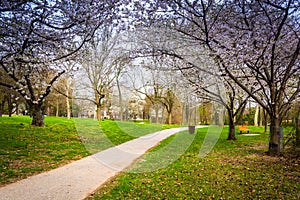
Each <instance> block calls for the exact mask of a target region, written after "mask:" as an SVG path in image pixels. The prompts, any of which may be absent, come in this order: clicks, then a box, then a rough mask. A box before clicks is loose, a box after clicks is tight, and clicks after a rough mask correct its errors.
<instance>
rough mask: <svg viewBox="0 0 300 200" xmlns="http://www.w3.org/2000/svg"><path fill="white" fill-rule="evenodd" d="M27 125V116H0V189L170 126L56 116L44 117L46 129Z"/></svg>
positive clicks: (29, 119)
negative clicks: (69, 118)
mask: <svg viewBox="0 0 300 200" xmlns="http://www.w3.org/2000/svg"><path fill="white" fill-rule="evenodd" d="M30 123H31V118H30V117H27V116H23V117H17V116H15V117H11V118H10V117H0V157H1V159H0V186H3V185H6V184H9V183H12V182H15V181H17V180H20V179H23V178H26V177H28V176H31V175H34V174H38V173H41V172H44V171H48V170H50V169H54V168H57V167H59V166H62V165H65V164H67V163H70V162H72V161H74V160H78V159H81V158H83V157H85V156H88V155H91V154H93V153H96V152H98V151H101V150H104V149H106V148H109V147H111V146H114V145H118V144H121V143H123V142H126V141H128V140H131V139H134V138H136V137H139V136H142V135H145V134H148V133H152V132H155V131H159V130H161V129H165V128H170V127H172V126H162V125H156V124H149V123H134V122H131V123H130V122H115V121H108V120H107V121H101V122H100V123H99V122H98V121H95V120H93V119H71V120H67V119H66V118H56V117H45V124H46V126H45V127H34V126H31V125H30ZM99 124H100V126H99Z"/></svg>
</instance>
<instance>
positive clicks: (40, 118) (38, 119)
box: [30, 104, 45, 126]
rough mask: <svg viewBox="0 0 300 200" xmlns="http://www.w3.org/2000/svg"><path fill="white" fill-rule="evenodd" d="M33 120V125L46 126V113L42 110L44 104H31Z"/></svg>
mask: <svg viewBox="0 0 300 200" xmlns="http://www.w3.org/2000/svg"><path fill="white" fill-rule="evenodd" d="M30 112H31V116H32V122H31V125H33V126H44V125H45V124H44V115H43V112H42V105H40V104H34V105H32V106H31V109H30Z"/></svg>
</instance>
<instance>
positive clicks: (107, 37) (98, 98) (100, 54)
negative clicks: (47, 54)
mask: <svg viewBox="0 0 300 200" xmlns="http://www.w3.org/2000/svg"><path fill="white" fill-rule="evenodd" d="M117 37H118V36H117V35H115V34H114V30H113V27H112V26H105V27H102V29H99V31H98V32H97V34H96V35H95V37H94V38H93V39H92V40H91V41H90V42H89V43H88V44H87V45H86V46H85V56H84V58H83V60H82V74H83V76H82V77H86V78H82V81H81V83H82V85H83V86H84V87H85V88H90V89H91V91H92V93H93V96H94V98H92V99H91V98H88V97H85V98H86V99H87V100H89V101H91V102H93V103H94V104H95V106H96V116H97V120H101V109H102V106H103V101H104V99H105V98H106V99H107V98H108V97H109V93H111V92H112V87H113V86H114V81H115V78H116V75H117V74H116V73H115V67H116V62H115V61H116V58H117V55H116V52H115V51H116V48H117V46H116V45H117V42H118V39H117ZM83 95H84V94H83ZM84 96H85V95H84ZM82 98H83V99H84V97H82Z"/></svg>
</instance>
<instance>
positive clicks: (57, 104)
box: [55, 99, 59, 117]
mask: <svg viewBox="0 0 300 200" xmlns="http://www.w3.org/2000/svg"><path fill="white" fill-rule="evenodd" d="M58 115H59V102H58V99H57V100H56V114H55V116H56V117H58Z"/></svg>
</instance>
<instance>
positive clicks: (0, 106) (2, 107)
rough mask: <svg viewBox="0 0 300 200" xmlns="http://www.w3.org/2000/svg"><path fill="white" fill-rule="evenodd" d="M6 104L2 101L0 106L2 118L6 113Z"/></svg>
mask: <svg viewBox="0 0 300 200" xmlns="http://www.w3.org/2000/svg"><path fill="white" fill-rule="evenodd" d="M4 104H5V101H2V102H1V104H0V117H2V115H3V112H4Z"/></svg>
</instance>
